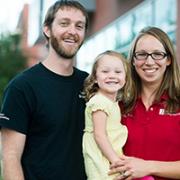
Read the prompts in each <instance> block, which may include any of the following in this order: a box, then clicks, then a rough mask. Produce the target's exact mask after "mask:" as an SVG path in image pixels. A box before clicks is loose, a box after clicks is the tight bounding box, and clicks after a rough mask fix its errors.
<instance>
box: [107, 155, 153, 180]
mask: <svg viewBox="0 0 180 180" xmlns="http://www.w3.org/2000/svg"><path fill="white" fill-rule="evenodd" d="M114 173H119V174H120V175H119V176H117V178H116V180H118V179H126V180H131V179H134V178H141V177H144V176H147V175H150V173H149V164H148V161H145V160H143V159H139V158H135V157H128V156H124V155H123V156H121V157H120V160H119V161H118V162H116V163H113V164H111V166H110V172H109V174H114Z"/></svg>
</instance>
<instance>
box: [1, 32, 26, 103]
mask: <svg viewBox="0 0 180 180" xmlns="http://www.w3.org/2000/svg"><path fill="white" fill-rule="evenodd" d="M20 40H21V36H20V35H19V34H6V35H5V34H2V35H0V104H1V102H2V95H3V91H4V88H5V86H6V85H7V83H8V82H9V81H10V80H11V79H12V78H13V77H14V76H15V75H16V74H17V73H19V72H20V71H22V70H23V69H24V68H25V67H26V58H25V57H24V56H23V54H22V51H21V49H20Z"/></svg>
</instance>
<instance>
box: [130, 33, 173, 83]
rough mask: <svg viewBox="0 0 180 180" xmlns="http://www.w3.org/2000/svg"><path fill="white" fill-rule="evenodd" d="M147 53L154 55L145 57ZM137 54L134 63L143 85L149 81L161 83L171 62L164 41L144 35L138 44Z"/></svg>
mask: <svg viewBox="0 0 180 180" xmlns="http://www.w3.org/2000/svg"><path fill="white" fill-rule="evenodd" d="M146 53H148V54H151V53H153V55H152V54H151V55H148V56H147V58H143V57H145V56H146V55H145V54H146ZM135 54H136V57H134V62H133V65H134V66H135V69H136V72H137V73H138V75H139V76H140V78H141V81H142V85H143V84H149V83H150V84H151V85H153V84H156V85H159V84H160V83H161V82H162V79H163V76H164V73H165V71H166V67H167V66H168V65H170V64H171V61H170V60H169V59H168V56H167V54H166V51H165V49H164V47H163V45H162V43H161V42H160V41H159V40H158V39H156V38H155V37H154V36H151V35H145V36H142V37H141V38H140V39H139V40H138V42H137V44H136V49H135ZM152 56H153V57H152ZM153 58H154V59H153Z"/></svg>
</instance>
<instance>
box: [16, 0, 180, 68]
mask: <svg viewBox="0 0 180 180" xmlns="http://www.w3.org/2000/svg"><path fill="white" fill-rule="evenodd" d="M55 1H56V0H48V1H47V0H34V1H32V3H31V4H29V5H28V4H26V5H25V6H24V9H23V11H22V14H21V17H20V19H19V23H18V29H19V31H20V33H22V37H23V39H22V47H23V50H24V52H25V54H26V55H27V57H28V65H29V66H31V65H33V64H35V63H38V62H39V61H41V60H43V59H44V58H45V57H46V54H47V49H46V48H45V43H46V42H45V39H44V37H43V35H42V22H43V20H44V16H45V14H46V11H47V9H48V8H49V7H50V5H52V4H53V3H54V2H55ZM79 2H80V3H82V4H83V5H84V6H85V7H86V9H87V10H88V13H89V17H90V27H89V31H88V36H87V39H86V41H85V43H84V45H83V46H82V47H81V49H80V51H79V52H78V54H77V56H76V66H77V67H79V68H81V69H83V70H86V71H89V70H90V69H91V65H92V63H93V61H94V58H95V57H96V56H97V54H99V53H101V52H103V51H105V50H107V49H111V50H116V51H119V52H121V53H124V54H127V52H128V48H129V45H130V44H131V42H132V40H133V39H134V37H135V36H136V34H137V33H138V32H139V31H140V30H141V29H142V28H143V27H146V26H157V27H160V28H162V29H163V30H164V31H165V32H167V33H168V35H169V36H170V38H171V39H172V41H173V43H174V45H175V47H176V49H177V52H179V53H180V29H179V26H180V22H179V21H180V1H178V0H166V1H164V0H126V1H125V0H111V1H110V0H79ZM177 55H178V60H179V62H180V54H177Z"/></svg>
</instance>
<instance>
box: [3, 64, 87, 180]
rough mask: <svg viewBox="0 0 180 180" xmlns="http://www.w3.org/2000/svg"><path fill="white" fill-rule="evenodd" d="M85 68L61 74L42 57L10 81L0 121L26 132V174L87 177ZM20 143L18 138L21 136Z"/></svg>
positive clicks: (60, 179)
mask: <svg viewBox="0 0 180 180" xmlns="http://www.w3.org/2000/svg"><path fill="white" fill-rule="evenodd" d="M86 77H87V73H86V72H83V71H80V70H78V69H76V68H74V73H73V74H72V75H71V76H60V75H58V74H55V73H53V72H51V71H49V70H48V69H46V68H45V67H44V66H43V65H42V64H41V63H39V64H37V65H35V66H34V67H32V68H30V69H28V70H26V71H24V72H23V73H21V74H20V75H18V76H17V77H16V78H15V79H13V80H12V81H11V82H10V84H9V85H8V87H7V89H6V91H5V95H4V100H3V104H2V111H1V113H2V114H4V117H5V118H1V119H0V126H1V127H7V128H10V129H13V130H15V131H18V132H20V133H23V134H26V143H25V148H24V152H23V156H22V166H23V171H24V175H25V179H26V180H85V179H86V177H85V172H84V163H83V157H82V149H81V147H82V144H81V143H82V134H83V128H84V108H85V103H84V100H83V99H82V98H81V97H82V96H81V94H80V93H81V91H82V88H83V82H84V79H85V78H86ZM17 143H18V142H17Z"/></svg>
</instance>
